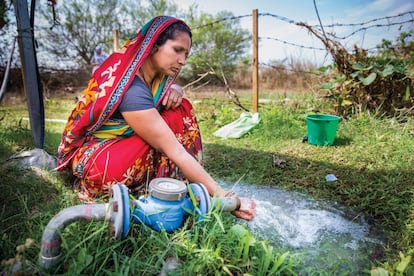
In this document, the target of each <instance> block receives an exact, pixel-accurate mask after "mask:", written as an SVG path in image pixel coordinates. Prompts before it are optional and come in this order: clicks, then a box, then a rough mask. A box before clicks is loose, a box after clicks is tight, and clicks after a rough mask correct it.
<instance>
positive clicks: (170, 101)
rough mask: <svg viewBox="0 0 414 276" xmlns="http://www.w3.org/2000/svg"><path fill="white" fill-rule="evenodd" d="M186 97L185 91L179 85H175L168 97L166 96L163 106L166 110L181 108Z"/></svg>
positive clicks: (172, 86)
mask: <svg viewBox="0 0 414 276" xmlns="http://www.w3.org/2000/svg"><path fill="white" fill-rule="evenodd" d="M183 96H184V91H183V89H182V88H181V86H179V85H177V84H173V85H171V87H170V91H168V93H167V95H165V97H164V99H163V100H162V105H163V106H164V107H165V109H170V108H173V109H174V108H177V107H178V106H180V104H181V102H182V100H183Z"/></svg>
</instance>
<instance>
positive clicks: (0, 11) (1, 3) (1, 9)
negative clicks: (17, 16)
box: [0, 0, 8, 29]
mask: <svg viewBox="0 0 414 276" xmlns="http://www.w3.org/2000/svg"><path fill="white" fill-rule="evenodd" d="M6 11H7V3H6V0H0V29H1V28H3V26H4V25H6V24H7V21H8V20H7V14H6Z"/></svg>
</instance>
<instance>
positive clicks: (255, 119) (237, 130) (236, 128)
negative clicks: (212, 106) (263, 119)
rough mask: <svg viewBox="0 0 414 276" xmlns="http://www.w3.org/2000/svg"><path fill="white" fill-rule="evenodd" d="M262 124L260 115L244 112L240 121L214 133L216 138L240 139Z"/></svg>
mask: <svg viewBox="0 0 414 276" xmlns="http://www.w3.org/2000/svg"><path fill="white" fill-rule="evenodd" d="M259 123H260V114H259V113H250V112H243V113H242V114H240V117H239V119H237V120H236V121H234V122H232V123H230V124H227V125H225V126H223V127H221V128H219V129H218V130H217V131H215V132H214V133H213V135H214V136H217V137H221V138H224V139H227V138H240V137H242V136H243V135H245V134H246V133H248V132H249V131H251V130H252V129H253V128H254V127H255V126H257V125H258V124H259Z"/></svg>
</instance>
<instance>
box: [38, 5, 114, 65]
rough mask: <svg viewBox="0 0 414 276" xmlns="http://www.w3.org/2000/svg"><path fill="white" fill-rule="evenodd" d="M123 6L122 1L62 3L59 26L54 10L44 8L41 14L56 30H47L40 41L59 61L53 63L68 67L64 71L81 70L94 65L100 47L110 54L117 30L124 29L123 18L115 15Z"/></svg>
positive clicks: (42, 32)
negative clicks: (85, 66)
mask: <svg viewBox="0 0 414 276" xmlns="http://www.w3.org/2000/svg"><path fill="white" fill-rule="evenodd" d="M120 4H121V1H120V0H108V1H104V2H103V1H99V0H92V1H81V0H73V1H59V2H58V4H57V6H56V8H55V9H56V12H57V19H58V23H57V24H56V25H53V24H55V23H56V22H55V23H54V22H53V19H52V17H53V15H52V12H51V11H50V7H47V6H46V5H42V6H41V7H40V8H41V14H42V15H43V16H44V17H45V18H46V19H47V20H48V21H49V22H50V24H51V26H53V28H52V27H50V28H49V27H47V28H43V30H42V31H41V32H39V36H40V37H41V39H38V42H39V44H40V45H41V47H42V48H43V49H46V50H47V51H48V52H49V53H50V55H51V56H52V57H53V58H54V59H55V62H52V63H51V64H52V65H54V66H56V67H58V68H62V64H64V65H65V66H63V69H67V68H68V67H72V68H79V64H82V65H88V64H89V63H90V60H91V59H92V56H93V50H94V48H95V47H96V46H97V45H98V44H102V45H103V46H104V48H105V49H106V51H107V52H108V51H109V50H111V48H110V47H111V46H112V42H113V37H112V33H113V30H114V29H119V26H120V18H119V17H117V16H114V15H116V14H118V12H120V10H121V8H120V6H121V5H120ZM120 16H122V14H120ZM77 63H79V64H77ZM59 65H61V66H59Z"/></svg>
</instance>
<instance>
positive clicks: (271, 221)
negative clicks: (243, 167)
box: [222, 183, 383, 275]
mask: <svg viewBox="0 0 414 276" xmlns="http://www.w3.org/2000/svg"><path fill="white" fill-rule="evenodd" d="M222 185H223V186H224V187H227V188H230V186H229V185H228V184H226V183H222ZM233 190H235V191H236V193H237V194H238V195H240V196H246V197H251V198H253V199H255V201H256V204H257V215H256V217H255V218H254V219H253V220H252V221H251V222H248V223H245V225H246V226H247V227H248V228H249V229H250V230H251V231H252V232H253V233H254V234H255V235H256V236H258V237H260V238H262V239H266V240H268V241H269V242H270V243H271V244H272V245H273V246H274V247H275V248H281V249H282V251H286V250H288V251H289V252H290V253H291V255H292V256H294V258H297V259H298V260H300V261H301V262H302V263H303V264H304V265H305V266H306V267H308V268H309V269H310V270H311V269H313V270H315V269H316V270H321V271H335V272H338V273H345V274H346V275H350V274H355V273H358V272H361V271H363V270H368V271H369V269H371V266H370V258H372V256H373V254H374V252H376V251H378V250H381V248H382V247H383V242H382V241H381V239H380V237H379V236H378V235H374V233H371V232H370V225H369V224H368V223H367V222H366V221H365V219H364V216H363V215H361V214H356V213H354V212H352V211H350V210H349V209H346V208H344V207H342V206H338V205H337V204H332V203H328V202H325V201H317V200H313V199H311V198H309V197H307V196H305V195H303V194H300V193H295V192H287V191H284V190H282V189H278V188H275V187H262V186H254V185H247V184H238V185H237V186H235V187H233Z"/></svg>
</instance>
